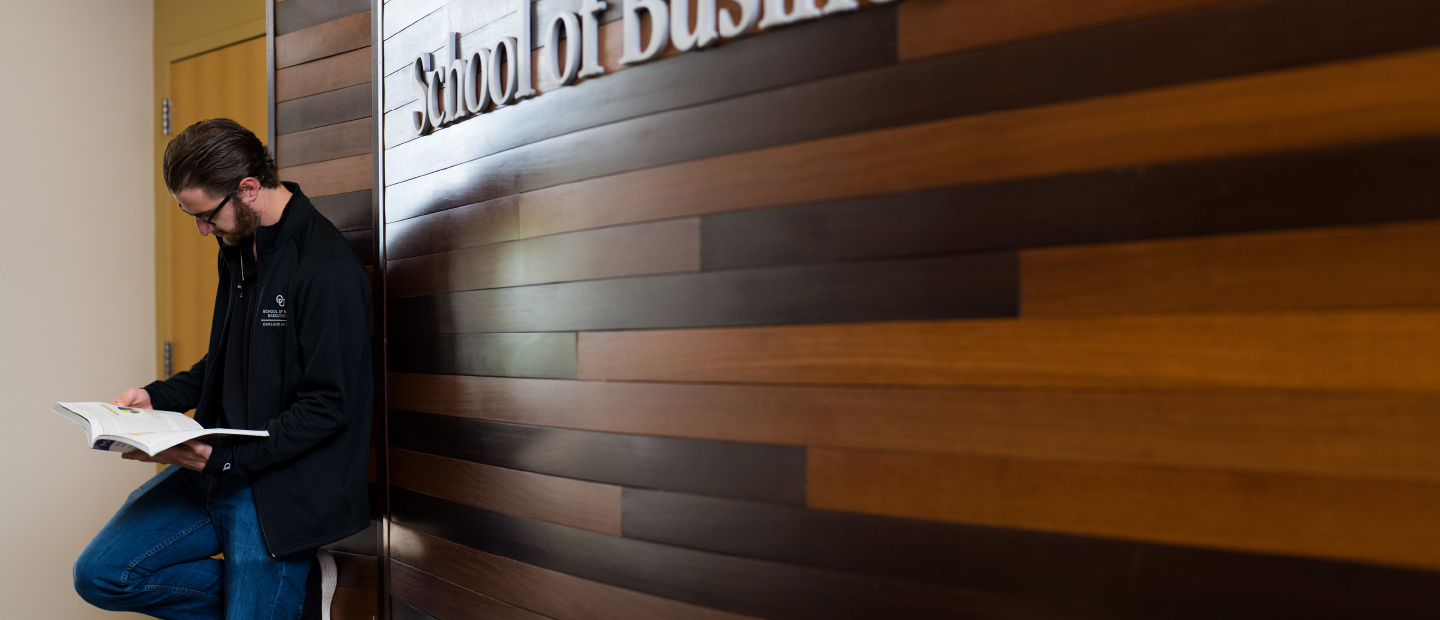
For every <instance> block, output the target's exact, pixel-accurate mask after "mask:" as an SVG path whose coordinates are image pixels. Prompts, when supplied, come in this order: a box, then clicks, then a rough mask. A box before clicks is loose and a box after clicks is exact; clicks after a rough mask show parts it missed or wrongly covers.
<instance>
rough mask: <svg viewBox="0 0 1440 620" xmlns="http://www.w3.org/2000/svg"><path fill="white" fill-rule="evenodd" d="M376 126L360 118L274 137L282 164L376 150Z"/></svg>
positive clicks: (277, 157)
mask: <svg viewBox="0 0 1440 620" xmlns="http://www.w3.org/2000/svg"><path fill="white" fill-rule="evenodd" d="M374 131H375V127H374V125H373V124H371V122H370V119H368V118H362V119H358V120H353V121H348V122H344V123H336V124H334V125H325V126H323V127H316V128H315V129H308V130H305V131H297V132H294V133H287V134H281V135H279V136H276V137H275V147H276V148H275V150H276V155H275V158H276V163H277V164H279V166H280V167H281V168H286V167H292V166H299V165H304V164H313V163H316V162H322V161H328V160H332V159H341V158H345V157H353V156H356V155H364V154H366V153H371V152H373V151H374V150H375V133H374Z"/></svg>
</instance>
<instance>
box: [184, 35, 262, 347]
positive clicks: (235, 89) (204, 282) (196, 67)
mask: <svg viewBox="0 0 1440 620" xmlns="http://www.w3.org/2000/svg"><path fill="white" fill-rule="evenodd" d="M266 97H267V94H266V86H265V39H264V38H263V37H261V38H257V39H251V40H249V41H245V42H242V43H236V44H234V45H231V46H229V47H223V48H220V49H218V50H215V51H213V52H207V53H205V54H201V55H199V56H194V57H191V58H186V59H185V60H179V61H176V62H174V63H172V64H171V65H170V101H171V128H172V129H171V135H172V136H173V135H175V134H178V133H180V131H182V130H184V129H185V128H186V127H189V126H190V125H191V124H193V123H196V122H199V121H202V120H205V119H207V118H229V119H232V120H234V121H235V122H238V123H240V124H241V125H244V126H245V128H247V129H249V130H250V131H253V132H255V135H257V136H260V139H261V140H264V139H265V136H266V133H267V131H268V128H267V123H268V120H267V118H266V116H267V115H266V110H265V106H266ZM165 198H166V199H167V200H170V203H171V210H172V211H173V212H172V213H171V215H170V235H169V236H170V260H171V267H170V282H169V285H170V286H169V289H170V310H171V312H170V317H171V319H170V320H171V325H170V334H171V338H172V342H173V343H174V349H173V352H172V360H173V370H174V372H180V371H182V370H186V369H188V368H190V366H191V365H193V364H194V363H195V362H197V361H200V358H201V357H202V356H204V355H205V349H206V347H207V346H208V344H209V342H210V319H211V316H212V313H213V312H214V309H215V287H216V286H218V285H219V282H218V275H217V273H216V269H215V261H216V254H217V253H218V251H219V246H217V245H216V243H215V238H214V237H201V236H200V232H199V231H198V230H197V229H196V228H195V220H194V219H193V218H191V217H190V216H188V215H186V214H185V213H183V212H181V211H180V209H179V208H178V207H175V205H174V200H173V199H171V198H170V197H169V196H166V197H165ZM161 284H162V286H163V283H161Z"/></svg>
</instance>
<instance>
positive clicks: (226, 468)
mask: <svg viewBox="0 0 1440 620" xmlns="http://www.w3.org/2000/svg"><path fill="white" fill-rule="evenodd" d="M232 452H233V450H231V449H230V446H227V445H225V444H224V443H220V444H216V445H214V446H213V449H212V450H211V451H210V460H208V461H205V469H202V470H200V473H202V474H205V475H207V476H213V477H215V478H219V477H221V476H228V475H230V474H233V473H236V472H238V471H239V470H238V469H236V468H235V467H234V465H233V463H232V462H231V459H233V458H234V455H233V454H232Z"/></svg>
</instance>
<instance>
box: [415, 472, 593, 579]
mask: <svg viewBox="0 0 1440 620" xmlns="http://www.w3.org/2000/svg"><path fill="white" fill-rule="evenodd" d="M390 484H392V485H394V486H399V487H405V488H407V489H410V490H413V491H419V492H421V493H424V494H426V495H434V496H436V497H443V498H445V499H448V500H452V501H457V502H460V503H462V504H469V505H471V506H478V507H480V508H484V509H486V510H493V511H495V512H500V513H504V514H507V515H514V516H517V517H526V518H529V519H538V520H541V521H548V522H550V523H559V524H561V525H569V526H571V527H578V528H581V529H586V530H594V531H596V532H604V533H606V534H613V535H615V536H619V535H620V487H617V486H613V485H608V484H597V483H594V482H583V481H580V480H571V479H568V478H558V477H555V476H547V475H544V474H535V473H530V472H525V471H519V470H514V469H506V468H503V467H494V466H490V465H482V464H480V463H472V462H469V461H461V460H456V459H450V458H445V457H440V456H434V455H430V454H425V453H422V452H412V451H410V450H402V449H398V448H391V449H390ZM442 574H443V573H442Z"/></svg>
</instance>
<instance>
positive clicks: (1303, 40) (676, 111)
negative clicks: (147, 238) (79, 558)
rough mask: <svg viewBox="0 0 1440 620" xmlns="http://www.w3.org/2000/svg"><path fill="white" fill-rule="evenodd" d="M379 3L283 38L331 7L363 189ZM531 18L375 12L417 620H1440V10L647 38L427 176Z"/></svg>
mask: <svg viewBox="0 0 1440 620" xmlns="http://www.w3.org/2000/svg"><path fill="white" fill-rule="evenodd" d="M341 4H347V3H345V2H338V1H333V0H284V1H283V2H280V3H278V4H277V5H276V7H277V16H279V15H281V14H282V13H284V12H285V11H288V10H291V8H293V7H326V8H325V10H323V11H322V10H320V9H319V8H316V9H314V10H313V11H311V10H310V9H305V11H309V12H304V11H301V10H298V9H296V10H294V14H295V15H300V14H302V13H304V14H305V15H322V14H323V16H324V20H319V18H315V20H319V21H315V20H312V21H304V20H299V21H296V22H293V23H295V24H298V25H297V26H296V27H295V28H293V29H291V30H284V28H282V26H281V24H282V23H292V22H285V21H284V20H280V19H277V24H276V28H277V30H276V32H277V34H279V35H280V36H278V37H277V38H276V45H277V58H282V57H283V58H291V59H300V58H303V59H304V60H296V61H295V62H290V63H289V64H286V62H284V61H282V62H281V64H282V65H284V67H285V68H282V69H281V70H280V72H277V93H282V92H283V93H286V95H281V96H280V97H279V98H280V100H281V103H280V104H279V111H280V115H279V116H278V123H279V126H280V128H281V129H280V131H281V134H282V135H281V136H280V141H279V145H280V152H281V163H282V165H283V166H285V167H286V172H285V174H286V175H289V176H290V178H302V179H307V180H308V181H306V182H307V183H310V184H313V186H314V187H316V188H320V187H324V188H326V189H325V191H324V192H323V193H325V194H331V195H334V196H346V195H349V194H352V193H355V192H365V191H367V190H370V189H371V188H372V185H370V184H369V183H370V182H369V181H368V180H362V179H360V177H359V176H358V175H359V173H354V174H355V175H357V176H350V173H349V172H348V171H352V170H362V169H364V170H368V167H369V165H370V163H369V162H370V161H371V160H370V159H369V158H370V156H371V155H370V152H369V150H367V148H366V147H365V146H364V145H363V144H362V142H364V141H363V140H359V139H358V138H356V140H357V141H356V142H354V143H353V144H354V147H353V148H347V147H341V146H340V145H343V144H351V143H350V142H347V139H345V138H342V137H341V136H352V135H358V134H359V133H363V132H369V131H371V129H370V128H371V127H374V126H375V125H376V124H375V123H372V122H371V121H372V120H374V119H367V117H368V116H369V115H370V113H369V111H368V110H369V108H367V107H365V106H361V105H360V104H358V103H354V102H355V101H358V99H354V98H355V97H360V95H355V94H352V93H353V92H359V91H355V90H353V89H364V90H365V92H367V93H368V92H369V91H368V89H369V86H368V85H363V84H364V82H365V80H364V79H361V77H360V74H361V72H359V70H358V69H356V70H355V71H356V73H355V74H354V75H355V76H357V77H355V78H354V79H353V80H349V81H347V80H345V79H340V78H338V77H335V76H338V75H341V74H343V73H344V71H343V70H342V69H341V67H351V65H350V64H348V63H354V62H359V61H355V60H354V58H355V57H356V56H354V55H357V54H358V55H359V56H360V57H365V58H368V57H370V56H371V55H372V53H371V51H370V50H369V49H365V48H363V44H364V42H362V41H360V40H359V38H356V39H354V40H353V41H352V43H348V44H346V45H330V44H329V43H328V42H329V41H332V40H339V38H341V37H339V36H338V35H337V36H335V37H332V36H331V35H329V34H325V35H323V36H320V35H319V33H322V32H324V33H329V32H331V30H330V29H337V30H338V29H341V28H347V27H350V26H346V25H345V24H348V23H350V22H346V21H345V20H347V19H352V20H361V19H369V17H359V15H361V9H360V8H359V7H355V10H354V11H350V16H348V17H346V16H341V15H338V14H337V12H336V11H330V8H329V7H335V6H339V5H341ZM616 4H618V3H616ZM286 5H290V8H284V7H286ZM507 6H508V4H507V3H503V2H492V1H488V0H486V1H482V0H450V1H449V2H445V1H444V0H389V1H388V2H385V3H383V4H380V3H377V4H376V6H375V11H376V12H377V13H380V12H383V15H380V16H379V18H380V19H381V22H380V25H379V27H378V28H377V37H378V38H379V39H381V41H377V43H376V49H379V50H381V51H382V52H383V53H380V54H376V55H375V56H377V57H376V65H377V66H378V67H379V73H380V75H382V76H383V88H382V93H381V101H380V105H381V109H382V110H383V111H384V112H385V113H384V117H383V119H381V121H382V122H381V123H378V125H379V127H378V130H379V131H382V132H383V134H382V135H383V140H384V145H385V152H384V153H383V155H384V157H383V170H382V173H383V177H382V182H381V183H380V184H379V185H378V186H379V187H383V188H384V202H383V204H384V207H383V212H382V213H381V214H380V217H381V218H382V220H383V223H384V224H383V230H384V234H383V235H382V238H380V239H377V240H376V241H377V245H378V246H379V248H378V251H379V252H381V253H380V254H379V256H381V257H382V259H383V261H382V265H381V266H382V271H383V277H384V281H385V290H386V294H387V299H386V301H385V303H386V307H385V309H384V310H385V312H384V319H383V323H384V327H385V329H386V333H387V339H388V341H387V345H386V346H387V349H388V355H387V360H386V364H387V365H388V375H387V380H388V383H387V387H386V389H387V390H388V393H387V395H386V398H387V403H386V405H387V407H388V410H387V413H386V425H387V428H388V430H387V433H388V446H387V450H388V459H389V461H388V469H387V471H386V474H387V475H388V494H389V504H388V506H387V509H388V517H389V521H388V523H389V525H388V528H389V529H388V536H389V539H388V541H389V542H388V548H386V549H383V550H382V552H383V553H388V557H389V562H388V565H387V566H385V567H384V568H385V570H386V571H388V575H389V587H388V595H389V597H390V598H389V599H388V600H389V602H390V605H391V609H390V613H392V617H394V618H403V619H407V620H408V619H425V618H436V619H439V620H459V619H462V618H481V617H485V618H491V617H502V618H551V619H554V620H578V619H581V618H614V619H616V620H621V619H623V620H650V619H653V620H661V619H665V620H674V619H706V620H721V619H736V620H738V619H740V618H771V619H785V620H791V619H794V620H799V619H810V618H814V619H821V618H823V619H826V620H834V619H843V618H958V617H965V618H1027V619H1029V618H1037V619H1038V618H1046V619H1061V618H1292V617H1307V618H1422V617H1436V616H1437V615H1440V598H1437V597H1436V596H1434V593H1435V592H1440V533H1437V532H1440V528H1436V527H1435V524H1436V523H1437V522H1440V450H1436V446H1437V445H1440V364H1437V361H1440V359H1437V358H1440V312H1437V310H1436V308H1437V303H1440V288H1437V287H1436V285H1435V273H1436V271H1435V270H1436V266H1437V265H1440V261H1437V259H1440V255H1437V254H1440V249H1437V248H1440V184H1437V183H1436V181H1435V179H1436V170H1437V164H1440V80H1436V79H1435V76H1436V75H1437V72H1440V5H1437V4H1436V3H1435V2H1433V1H1432V0H1244V1H1241V0H1095V1H1092V2H1084V3H1079V2H1074V0H905V1H904V2H903V3H900V4H891V5H878V6H869V7H867V8H865V9H864V10H862V11H860V12H857V13H854V14H849V15H842V16H832V17H827V18H825V19H823V20H820V21H816V22H811V23H806V24H802V25H796V26H793V27H789V28H784V29H781V30H778V31H774V32H765V33H759V34H756V35H755V36H751V37H747V38H744V39H742V40H737V41H733V42H729V43H727V44H725V45H722V46H719V47H717V48H715V49H712V50H706V51H702V52H690V53H686V54H679V55H673V56H671V57H668V58H664V59H661V60H657V61H653V62H650V63H646V64H643V65H639V66H633V67H621V66H620V65H618V62H617V60H616V58H617V56H618V44H619V40H620V37H619V32H618V27H619V25H620V23H619V22H616V21H614V20H615V18H617V17H618V11H616V10H613V9H612V10H611V11H609V12H607V13H606V14H605V18H606V21H607V24H606V25H605V26H603V27H602V29H601V30H602V32H601V37H602V40H603V41H605V45H604V48H603V50H602V56H603V61H604V63H605V64H606V66H607V68H608V71H607V73H606V74H605V75H603V76H600V77H598V78H595V79H591V80H588V81H585V82H583V83H581V84H579V85H577V86H573V87H567V88H563V89H556V88H554V85H551V84H545V83H543V82H541V83H540V85H539V86H540V90H541V91H542V92H543V94H542V95H540V96H539V97H536V98H534V99H531V100H527V101H523V102H521V103H519V104H517V105H513V106H509V107H506V108H503V109H500V110H496V111H494V112H491V113H488V114H485V115H482V116H479V117H476V118H472V119H469V120H466V121H464V122H462V123H459V124H457V125H454V126H452V127H448V128H444V129H441V130H439V131H436V132H435V133H433V134H431V135H429V136H425V137H416V136H415V135H414V132H413V130H412V129H411V128H410V127H409V124H410V120H409V113H410V111H411V110H413V109H416V106H417V102H416V101H414V95H413V88H412V87H411V85H410V78H409V77H408V75H407V74H406V72H405V71H404V69H405V67H406V66H407V65H408V63H409V62H411V60H413V58H414V57H415V55H416V54H417V53H420V52H426V51H430V52H434V51H438V50H439V49H440V46H441V44H442V41H443V36H444V34H445V33H448V32H459V33H462V34H463V35H464V39H463V40H462V47H465V48H466V49H470V46H476V45H484V44H487V43H490V42H491V41H492V40H493V38H494V37H496V36H499V35H500V34H501V33H504V32H505V31H506V30H508V29H510V28H511V26H510V25H509V23H510V22H509V20H513V19H514V18H515V17H514V16H515V14H514V13H510V12H507V11H509V9H508V8H506V7H507ZM576 6H578V2H574V1H573V0H538V1H537V2H536V3H535V4H534V7H535V13H536V15H537V19H536V22H537V23H540V24H543V23H546V21H547V20H546V17H547V16H548V15H553V14H554V12H555V11H558V10H562V9H564V10H571V9H574V8H575V7H576ZM282 8H283V9H284V10H282ZM326 11H330V12H326ZM296 19H297V20H298V18H296ZM332 20H333V21H332ZM355 28H357V29H359V27H358V26H355ZM367 28H368V26H367ZM307 32H313V33H316V36H315V37H314V38H313V40H314V41H325V42H327V43H326V44H325V46H320V45H319V44H318V43H316V44H315V45H311V44H308V43H307V44H303V45H302V44H299V43H298V42H299V41H301V40H302V39H303V38H302V37H301V35H302V34H304V33H307ZM306 36H308V35H306ZM357 36H358V35H357ZM286 37H292V38H291V39H289V41H295V42H296V43H295V44H293V46H291V44H289V43H286V45H287V46H291V47H290V49H293V50H297V51H295V52H289V53H288V54H292V55H286V54H282V53H280V49H281V46H282V42H286V41H287V39H286ZM303 40H311V39H303ZM347 40H349V39H347ZM538 40H543V38H539V39H537V44H538ZM322 47H323V52H321V51H315V52H304V53H301V52H299V51H298V50H301V49H305V50H310V49H322ZM342 47H343V48H344V49H341V48H342ZM320 63H330V64H329V65H323V66H322V65H321V64H320ZM332 66H333V68H332ZM307 67H313V68H307ZM322 67H323V68H322ZM622 69H623V70H622ZM286 71H289V72H290V73H289V75H294V76H300V75H308V76H310V77H307V78H306V79H305V80H303V83H304V86H300V85H294V86H285V87H282V86H281V84H282V83H284V81H283V80H281V79H280V78H281V75H282V74H284V72H286ZM305 71H311V72H312V73H308V74H307V73H304V72H305ZM320 76H323V77H324V79H321V77H320ZM365 76H366V77H368V73H367V74H365ZM312 84H322V85H323V86H312ZM287 95H288V96H287ZM365 96H367V97H368V95H365ZM311 102H313V103H311ZM353 123H359V124H358V125H357V124H353ZM356 127H360V128H361V129H356ZM350 132H355V133H353V134H352V133H350ZM367 135H368V134H367ZM312 136H313V138H312ZM364 144H368V143H364ZM342 179H344V180H342ZM309 187H311V185H307V190H308V188H309ZM319 193H321V192H312V195H315V194H319ZM334 200H337V201H339V200H342V199H341V198H334ZM367 204H368V203H367ZM356 217H357V219H356V221H357V222H358V221H359V216H356ZM367 221H368V220H367ZM351 230H353V231H356V232H357V233H358V234H363V233H361V232H360V231H363V230H365V228H363V227H360V226H359V225H358V224H357V225H356V227H355V228H352V229H351ZM357 236H358V235H357Z"/></svg>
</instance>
